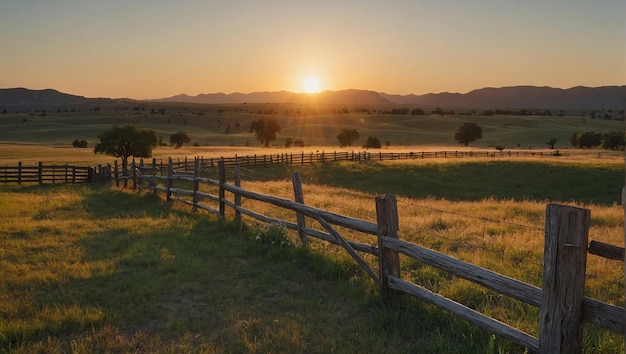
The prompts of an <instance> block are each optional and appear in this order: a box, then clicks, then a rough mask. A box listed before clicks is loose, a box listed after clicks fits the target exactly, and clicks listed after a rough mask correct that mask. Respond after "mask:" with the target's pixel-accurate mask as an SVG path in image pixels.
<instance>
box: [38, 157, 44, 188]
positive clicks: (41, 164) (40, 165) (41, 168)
mask: <svg viewBox="0 0 626 354" xmlns="http://www.w3.org/2000/svg"><path fill="white" fill-rule="evenodd" d="M38 167H39V185H40V186H41V185H42V184H43V162H41V161H39V166H38Z"/></svg>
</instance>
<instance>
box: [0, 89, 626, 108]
mask: <svg viewBox="0 0 626 354" xmlns="http://www.w3.org/2000/svg"><path fill="white" fill-rule="evenodd" d="M159 103H168V104H173V103H174V104H175V103H195V104H243V103H291V104H316V105H367V106H376V107H382V106H394V105H403V106H414V107H422V108H434V107H441V108H443V109H551V110H557V109H563V110H585V109H589V110H592V109H615V110H618V111H621V110H624V109H625V107H626V86H603V87H573V88H570V89H559V88H551V87H536V86H514V87H501V88H482V89H478V90H473V91H470V92H468V93H465V94H460V93H448V92H445V93H436V94H435V93H429V94H425V95H413V94H411V95H390V94H386V93H379V92H375V91H367V90H354V89H350V90H341V91H324V92H320V93H318V94H305V93H293V92H289V91H274V92H253V93H247V94H246V93H239V92H237V93H230V94H224V93H211V94H200V95H197V96H188V95H185V94H181V95H176V96H172V97H167V98H161V99H155V100H148V101H137V100H130V99H112V98H87V97H83V96H77V95H70V94H66V93H62V92H59V91H56V90H53V89H46V90H29V89H26V88H9V89H0V111H8V112H17V111H34V110H58V109H70V108H79V109H80V108H82V109H85V108H94V107H100V108H111V107H121V106H126V107H128V106H147V105H154V104H159Z"/></svg>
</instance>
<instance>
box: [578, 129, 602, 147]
mask: <svg viewBox="0 0 626 354" xmlns="http://www.w3.org/2000/svg"><path fill="white" fill-rule="evenodd" d="M600 144H602V134H600V133H596V132H584V133H582V134H579V135H578V147H579V148H592V147H596V146H600Z"/></svg>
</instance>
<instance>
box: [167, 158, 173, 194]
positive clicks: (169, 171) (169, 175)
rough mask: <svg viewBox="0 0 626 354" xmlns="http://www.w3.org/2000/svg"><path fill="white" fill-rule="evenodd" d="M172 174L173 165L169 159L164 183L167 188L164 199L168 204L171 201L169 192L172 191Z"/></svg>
mask: <svg viewBox="0 0 626 354" xmlns="http://www.w3.org/2000/svg"><path fill="white" fill-rule="evenodd" d="M173 174H174V165H173V163H172V158H171V157H170V158H168V160H167V183H166V186H167V193H166V195H167V197H166V199H167V201H168V202H169V201H171V200H172V191H171V189H172V184H173V178H172V175H173Z"/></svg>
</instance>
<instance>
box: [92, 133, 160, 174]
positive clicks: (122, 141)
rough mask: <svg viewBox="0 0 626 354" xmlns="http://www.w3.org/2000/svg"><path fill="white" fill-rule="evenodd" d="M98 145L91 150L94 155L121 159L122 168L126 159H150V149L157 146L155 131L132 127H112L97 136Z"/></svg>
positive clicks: (126, 161) (125, 163)
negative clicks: (131, 157)
mask: <svg viewBox="0 0 626 354" xmlns="http://www.w3.org/2000/svg"><path fill="white" fill-rule="evenodd" d="M98 140H99V141H100V142H99V143H97V144H96V146H95V147H94V149H93V152H94V153H95V154H105V155H109V156H115V157H120V158H122V164H123V165H124V166H126V165H127V163H128V157H130V156H134V157H151V156H152V149H154V148H155V147H156V146H157V142H158V139H157V135H156V131H154V130H152V129H140V128H138V127H136V126H134V125H125V126H123V127H118V126H117V125H114V126H113V128H111V129H110V130H107V131H105V132H104V133H102V134H100V135H99V136H98Z"/></svg>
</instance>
